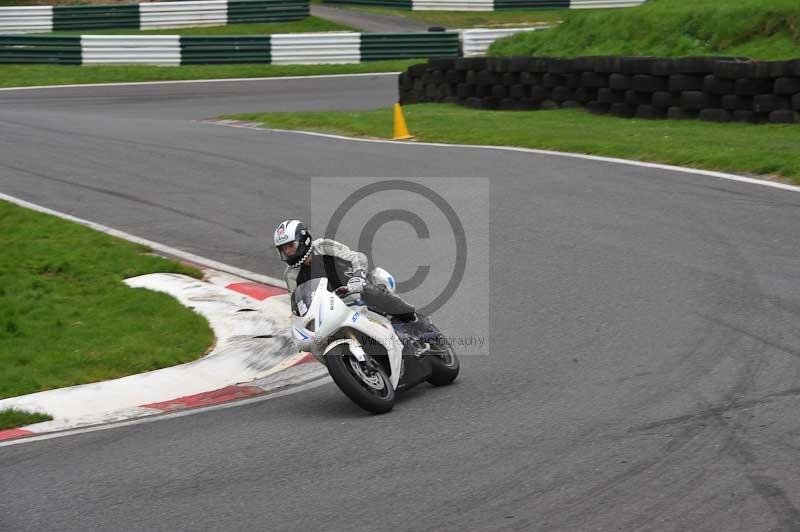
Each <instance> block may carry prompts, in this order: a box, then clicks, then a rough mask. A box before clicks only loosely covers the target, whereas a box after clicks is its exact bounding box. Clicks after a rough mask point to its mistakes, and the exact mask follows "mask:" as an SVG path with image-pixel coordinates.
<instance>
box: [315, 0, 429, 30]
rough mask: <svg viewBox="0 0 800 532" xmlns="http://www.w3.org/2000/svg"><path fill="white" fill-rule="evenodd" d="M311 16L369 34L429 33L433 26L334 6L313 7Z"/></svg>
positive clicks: (317, 5)
mask: <svg viewBox="0 0 800 532" xmlns="http://www.w3.org/2000/svg"><path fill="white" fill-rule="evenodd" d="M311 15H312V16H315V17H318V18H323V19H325V20H330V21H331V22H337V23H339V24H344V25H346V26H350V27H351V28H355V29H357V30H361V31H367V32H376V33H380V32H397V31H428V28H430V27H431V26H433V24H426V23H425V22H420V21H418V20H413V19H409V18H405V17H398V16H395V15H384V14H380V13H369V12H366V11H354V10H351V9H343V8H338V7H334V6H323V5H320V4H312V5H311Z"/></svg>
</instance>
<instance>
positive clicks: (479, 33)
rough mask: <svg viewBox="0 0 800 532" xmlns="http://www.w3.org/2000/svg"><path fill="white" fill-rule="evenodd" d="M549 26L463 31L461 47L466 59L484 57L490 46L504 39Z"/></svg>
mask: <svg viewBox="0 0 800 532" xmlns="http://www.w3.org/2000/svg"><path fill="white" fill-rule="evenodd" d="M547 28H549V26H542V27H537V28H502V29H474V30H462V31H461V45H462V48H463V50H464V57H474V56H477V55H483V54H485V53H486V50H487V49H488V48H489V46H490V45H491V44H492V43H493V42H494V41H496V40H497V39H501V38H503V37H508V36H509V35H514V34H515V33H520V32H523V31H536V30H542V29H547Z"/></svg>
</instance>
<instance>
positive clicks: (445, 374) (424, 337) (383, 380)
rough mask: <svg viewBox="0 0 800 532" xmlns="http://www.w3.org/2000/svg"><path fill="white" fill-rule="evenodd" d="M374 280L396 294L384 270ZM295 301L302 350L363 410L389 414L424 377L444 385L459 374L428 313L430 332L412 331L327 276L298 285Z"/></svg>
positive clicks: (297, 340) (456, 362)
mask: <svg viewBox="0 0 800 532" xmlns="http://www.w3.org/2000/svg"><path fill="white" fill-rule="evenodd" d="M370 279H371V281H372V282H373V284H376V285H378V286H380V287H382V288H383V289H384V290H387V291H389V292H391V293H394V291H395V288H396V284H395V282H394V278H393V277H392V276H391V275H390V274H389V273H388V272H387V271H386V270H384V269H383V268H375V269H374V270H373V271H372V273H371V276H370ZM340 296H341V297H340ZM291 304H292V338H293V339H294V342H295V344H296V345H297V348H298V349H299V350H301V351H309V352H310V353H311V354H312V356H314V358H316V359H317V360H318V361H319V362H321V363H322V364H324V365H325V367H327V368H328V373H329V374H330V376H331V378H333V382H335V383H336V385H337V386H338V387H339V389H340V390H341V391H342V392H344V394H345V395H346V396H347V397H349V398H350V399H351V400H352V401H353V402H354V403H356V404H357V405H358V406H360V407H361V408H363V409H364V410H367V411H369V412H373V413H376V414H381V413H384V412H388V411H389V410H391V409H392V407H394V404H395V402H396V401H397V393H398V392H400V391H403V390H407V389H409V388H411V387H413V386H416V385H417V384H420V383H421V382H424V381H427V382H429V383H431V384H433V385H434V386H444V385H447V384H450V383H452V382H453V381H454V380H455V379H456V377H457V376H458V372H459V369H460V364H459V360H458V357H457V356H456V354H455V352H454V351H453V348H452V345H449V343H448V342H446V341H445V339H444V337H443V336H442V334H441V332H440V331H439V329H438V328H436V327H435V326H434V325H433V323H431V322H430V320H429V319H428V318H426V317H424V316H419V319H423V320H425V323H426V325H427V326H426V330H425V331H424V332H423V333H422V334H413V333H409V332H407V331H406V330H405V329H406V326H405V324H403V323H401V322H398V321H396V320H393V319H391V317H387V316H384V315H382V314H380V313H377V312H373V311H372V310H370V309H369V308H367V306H366V305H365V304H363V302H361V301H359V300H353V299H352V297H351V296H349V295H346V294H345V292H343V291H338V292H337V291H331V290H330V289H329V286H328V279H326V278H324V277H321V278H317V279H312V280H309V281H307V282H305V283H303V284H301V285H299V286H298V287H297V289H296V290H295V291H294V293H293V294H292V298H291Z"/></svg>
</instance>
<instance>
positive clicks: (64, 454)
mask: <svg viewBox="0 0 800 532" xmlns="http://www.w3.org/2000/svg"><path fill="white" fill-rule="evenodd" d="M392 86H393V80H391V79H390V78H386V77H381V78H374V79H366V80H365V79H347V78H342V79H329V80H326V81H323V82H319V81H316V82H315V81H303V82H301V81H285V82H284V81H266V82H248V83H245V84H241V85H238V84H236V83H230V84H228V83H222V84H214V83H212V84H197V85H191V86H186V85H180V86H179V85H162V86H159V89H158V91H157V93H153V92H152V91H153V89H152V88H150V87H139V88H135V87H128V88H124V89H118V88H113V89H110V88H86V89H63V92H62V91H49V90H48V91H21V92H7V91H6V92H0V191H2V192H4V193H7V194H11V195H14V196H18V197H21V198H23V199H26V200H29V201H32V202H35V203H39V204H42V205H44V206H47V207H50V208H53V209H57V210H61V211H65V212H69V213H71V214H74V215H76V216H80V217H83V218H87V219H90V220H93V221H96V222H99V223H102V224H106V225H109V226H112V227H115V228H118V229H121V230H124V231H127V232H129V233H133V234H135V235H138V236H141V237H144V238H148V239H151V240H155V241H159V242H163V243H165V244H169V245H173V246H176V247H179V248H182V249H185V250H186V251H190V252H193V253H197V254H199V255H204V256H207V257H210V258H213V259H216V260H220V261H223V262H228V263H231V264H234V265H236V266H240V267H243V268H248V269H251V270H254V271H258V272H262V273H266V274H271V275H276V274H278V273H279V265H278V263H277V260H276V259H275V257H274V256H273V255H272V253H271V251H270V250H269V249H268V240H269V236H268V235H269V234H270V231H271V226H272V225H273V223H274V222H275V221H276V220H278V219H281V218H284V217H288V216H297V215H300V216H304V215H306V214H307V211H308V199H307V198H308V176H314V175H317V176H319V175H345V176H372V175H379V176H409V175H411V176H413V175H420V176H431V177H436V176H454V175H455V176H489V177H490V178H491V183H492V188H491V224H490V227H489V232H490V236H491V239H492V240H491V275H490V279H491V298H490V309H491V342H492V344H491V345H492V348H491V355H489V356H482V357H468V358H466V359H465V360H464V362H463V373H462V378H461V379H460V380H459V382H458V384H457V385H455V386H452V387H448V388H443V389H432V388H429V387H427V386H425V387H421V388H419V389H416V390H414V391H412V392H410V393H409V394H407V395H405V396H404V397H403V398H402V401H401V402H400V403H399V405H398V407H397V408H396V409H395V411H393V412H392V413H391V414H389V415H385V416H377V417H376V416H366V415H363V414H362V413H361V412H360V411H359V410H358V409H357V408H356V407H354V406H353V405H352V404H350V403H349V401H348V400H346V399H345V398H344V397H343V396H342V395H341V393H339V392H338V390H337V389H336V388H335V387H333V386H332V385H326V386H322V387H318V388H315V389H313V390H308V391H304V392H301V393H298V394H295V395H290V396H286V397H281V398H277V399H274V400H271V401H266V402H262V403H257V404H250V405H245V406H240V407H237V408H230V409H226V410H220V411H212V412H206V413H201V414H198V415H193V416H187V417H182V418H177V419H169V420H164V421H160V422H155V423H150V424H145V425H136V426H130V427H123V428H117V429H112V430H107V431H101V432H95V433H90V434H82V435H76V436H71V437H64V438H59V439H54V440H47V441H41V442H32V443H28V444H23V445H17V446H11V447H4V448H0V530H3V531H18V530H82V531H84V530H166V531H175V530H326V531H337V530H342V531H352V530H397V531H400V530H409V531H412V530H432V531H433V530H436V531H439V530H470V531H473V530H475V531H478V530H542V531H575V530H668V531H685V530H698V531H699V530H702V531H712V530H713V531H726V532H727V531H747V532H754V531H765V532H766V531H778V530H782V531H795V530H800V460H798V454H799V453H800V417H799V416H798V415H797V412H798V409H799V408H800V398H799V396H800V384H799V383H800V335H799V333H798V325H797V324H798V317H800V261H799V260H798V256H799V254H798V237H797V228H798V227H800V209H798V207H800V195H798V194H797V193H796V192H791V191H785V190H777V189H772V188H767V187H761V186H757V185H752V184H746V183H739V182H733V181H725V180H719V179H715V178H711V177H704V176H697V175H691V174H686V173H680V172H672V171H665V170H654V169H646V168H638V167H632V166H622V165H617V164H612V163H601V162H596V161H587V160H578V159H570V158H563V157H557V156H544V155H531V154H524V153H508V152H506V153H504V152H490V151H484V150H474V149H468V148H433V147H421V146H407V145H389V144H367V143H358V142H351V141H346V140H334V139H326V138H320V137H311V136H304V135H299V134H292V133H278V132H263V133H262V132H254V131H249V130H246V129H233V128H225V127H221V126H217V125H210V124H205V123H202V122H198V121H194V120H196V119H203V118H205V117H207V116H210V115H214V114H219V113H220V112H236V111H244V110H251V111H257V110H268V109H291V108H298V109H310V108H314V109H319V108H325V107H328V108H363V107H372V106H376V105H384V104H388V103H390V102H392V101H393V100H394V97H395V94H394V92H393V90H394V89H393V88H392ZM240 87H244V88H245V89H246V90H240ZM359 87H361V88H359ZM60 94H61V95H62V96H59V95H60ZM465 193H467V192H465ZM409 261H410V264H411V265H413V264H416V263H417V262H416V261H415V260H413V259H409ZM404 266H408V265H404V264H398V265H397V267H398V268H401V269H402V268H403V267H404ZM474 303H475V304H476V305H479V304H481V302H480V301H475V302H474ZM472 317H473V311H472V310H471V309H470V308H469V307H465V308H464V309H463V311H462V312H461V313H459V314H458V315H443V316H440V317H439V321H440V323H441V324H442V325H443V326H444V327H447V326H448V325H454V324H455V323H457V322H458V323H462V322H464V321H466V322H469V320H470V319H471V318H472Z"/></svg>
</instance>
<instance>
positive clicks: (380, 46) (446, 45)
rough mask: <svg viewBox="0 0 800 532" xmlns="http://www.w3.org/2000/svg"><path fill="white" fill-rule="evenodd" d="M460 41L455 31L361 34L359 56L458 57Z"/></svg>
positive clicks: (388, 57) (362, 57)
mask: <svg viewBox="0 0 800 532" xmlns="http://www.w3.org/2000/svg"><path fill="white" fill-rule="evenodd" d="M460 55H461V43H460V42H459V35H458V33H457V32H428V33H364V34H362V35H361V59H362V60H363V61H377V60H381V59H405V58H410V57H458V56H460Z"/></svg>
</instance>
